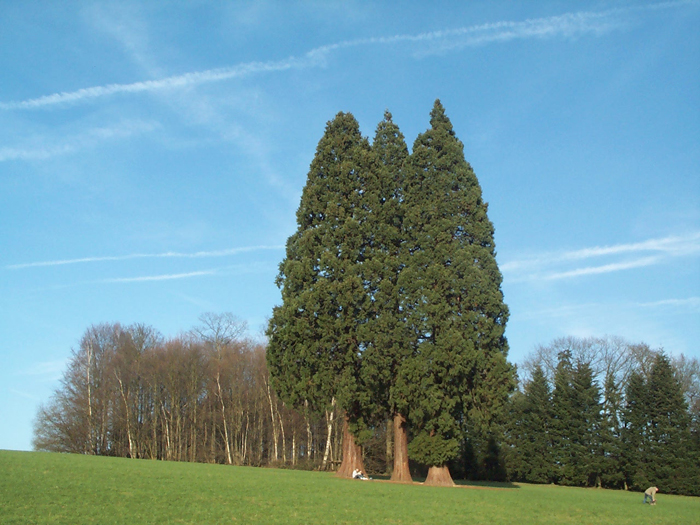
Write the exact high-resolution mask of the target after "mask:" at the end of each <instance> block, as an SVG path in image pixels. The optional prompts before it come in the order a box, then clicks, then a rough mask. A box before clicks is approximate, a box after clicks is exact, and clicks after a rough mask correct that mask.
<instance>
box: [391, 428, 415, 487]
mask: <svg viewBox="0 0 700 525" xmlns="http://www.w3.org/2000/svg"><path fill="white" fill-rule="evenodd" d="M391 481H399V482H402V483H411V482H412V481H413V480H412V479H411V471H410V470H409V468H408V429H407V428H406V418H405V417H404V416H403V415H402V414H394V470H393V471H392V473H391Z"/></svg>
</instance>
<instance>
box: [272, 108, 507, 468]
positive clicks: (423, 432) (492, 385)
mask: <svg viewBox="0 0 700 525" xmlns="http://www.w3.org/2000/svg"><path fill="white" fill-rule="evenodd" d="M430 124H431V128H430V129H429V130H428V131H426V132H425V133H423V134H421V135H420V136H419V137H418V138H417V139H416V141H415V144H414V148H413V153H412V154H410V155H409V154H408V150H407V148H406V145H405V141H404V138H403V136H402V134H401V132H400V131H399V129H398V127H397V126H396V125H395V124H394V123H393V122H392V120H391V115H390V114H389V113H388V112H387V113H386V114H385V118H384V121H383V122H381V123H380V124H379V126H378V127H377V132H376V136H375V140H374V143H373V145H372V146H371V147H370V146H369V145H368V142H367V141H366V140H365V139H363V138H362V136H361V135H360V132H359V129H358V125H357V122H356V121H355V119H354V118H353V117H352V115H349V114H345V113H340V114H338V115H337V116H336V117H335V119H334V120H332V121H331V122H329V123H328V125H327V127H326V131H325V134H324V136H323V137H322V139H321V141H320V142H319V145H318V148H317V151H316V155H315V157H314V159H313V161H312V163H311V168H310V170H309V175H308V179H307V182H306V186H305V187H304V191H303V194H302V199H301V204H300V207H299V211H298V212H297V226H298V228H297V231H296V232H295V233H294V234H293V235H292V236H291V237H290V238H289V240H288V242H287V253H286V257H285V259H284V260H283V262H282V263H281V265H280V273H279V277H278V279H277V284H278V286H279V287H280V288H281V291H282V304H281V305H280V306H278V307H276V308H275V309H274V311H273V315H272V319H271V320H270V324H269V328H268V335H269V338H270V343H269V348H268V364H269V368H270V374H271V376H272V378H273V381H274V385H275V387H276V388H277V389H278V392H279V394H280V396H281V397H282V398H283V399H284V400H286V401H288V402H290V403H291V404H294V405H295V406H298V407H300V406H302V404H306V403H310V404H311V406H312V408H313V409H315V410H322V409H324V408H325V407H328V406H329V404H330V403H332V401H333V400H336V401H337V402H338V405H339V406H340V407H341V408H342V409H344V410H345V411H346V413H347V414H348V417H349V419H350V421H351V423H353V425H354V426H353V433H354V434H355V436H356V437H359V438H360V441H363V439H362V437H363V436H362V434H361V431H362V430H363V429H368V428H369V427H370V426H371V425H373V424H375V425H376V424H377V423H379V422H380V421H381V420H382V419H384V418H386V417H391V416H393V415H395V414H399V413H400V414H402V415H403V416H407V417H408V419H409V422H410V426H411V432H412V436H413V439H412V443H411V445H410V447H411V448H410V450H411V453H412V454H413V455H414V456H415V458H416V459H417V460H418V461H419V462H422V463H424V464H426V465H445V464H446V463H447V462H448V461H449V460H451V459H453V458H454V457H456V456H457V455H458V452H459V448H460V444H461V442H462V441H463V437H464V434H465V431H467V429H470V430H471V431H472V432H474V433H475V434H478V435H481V436H482V437H484V438H485V439H484V440H482V441H483V442H486V441H487V440H488V437H489V436H488V434H489V433H490V432H491V431H493V428H494V424H495V422H496V421H497V420H498V419H499V417H500V416H502V414H503V410H504V406H505V403H506V401H507V398H508V395H509V393H510V392H511V391H512V389H513V388H514V374H513V369H512V367H511V365H510V364H509V363H508V362H507V360H506V355H507V350H508V346H507V342H506V339H505V335H504V331H505V323H506V321H507V318H508V309H507V307H506V305H505V303H504V302H503V294H502V292H501V282H502V276H501V273H500V271H499V270H498V265H497V264H496V258H495V245H494V241H493V225H492V223H491V222H490V221H489V219H488V217H487V205H486V203H485V202H484V201H483V199H482V195H481V188H480V186H479V183H478V181H477V179H476V176H475V175H474V172H473V170H472V169H471V166H470V165H469V164H468V163H467V162H466V160H465V158H464V148H463V145H462V143H461V142H460V141H459V140H458V139H457V138H456V136H455V133H454V131H453V129H452V124H451V123H450V121H449V119H448V118H447V116H446V115H445V111H444V108H443V107H442V105H441V104H440V102H439V101H436V102H435V106H434V108H433V110H432V112H431V120H430Z"/></svg>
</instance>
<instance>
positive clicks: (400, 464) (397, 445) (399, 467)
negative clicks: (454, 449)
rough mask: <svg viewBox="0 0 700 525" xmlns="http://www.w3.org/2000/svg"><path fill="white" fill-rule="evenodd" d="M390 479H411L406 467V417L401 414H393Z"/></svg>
mask: <svg viewBox="0 0 700 525" xmlns="http://www.w3.org/2000/svg"><path fill="white" fill-rule="evenodd" d="M448 475H449V471H448ZM391 481H399V482H402V483H411V482H412V481H413V480H412V479H411V471H410V470H409V468H408V429H407V428H406V418H405V417H404V416H403V415H402V414H394V470H393V471H392V473H391ZM450 481H452V478H450Z"/></svg>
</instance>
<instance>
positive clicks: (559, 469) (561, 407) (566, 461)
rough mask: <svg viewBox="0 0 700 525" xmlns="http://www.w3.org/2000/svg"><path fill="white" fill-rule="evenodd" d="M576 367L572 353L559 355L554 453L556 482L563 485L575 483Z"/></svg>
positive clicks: (555, 391) (555, 374)
mask: <svg viewBox="0 0 700 525" xmlns="http://www.w3.org/2000/svg"><path fill="white" fill-rule="evenodd" d="M573 375H574V367H573V364H572V363H571V352H570V351H568V350H564V351H562V352H560V353H559V362H558V363H557V368H556V371H555V372H554V391H553V392H552V411H553V416H554V417H553V421H552V444H553V452H554V464H555V469H554V482H555V483H560V484H562V485H570V484H572V483H573V479H574V473H573V463H572V461H571V458H572V455H573V451H572V439H571V438H572V434H571V432H570V429H572V427H573V419H574V406H573V397H574V396H573V388H572V381H573Z"/></svg>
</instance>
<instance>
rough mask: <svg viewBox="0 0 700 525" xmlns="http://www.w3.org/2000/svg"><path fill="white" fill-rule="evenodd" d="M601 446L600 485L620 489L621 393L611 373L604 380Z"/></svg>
mask: <svg viewBox="0 0 700 525" xmlns="http://www.w3.org/2000/svg"><path fill="white" fill-rule="evenodd" d="M603 397H604V399H603V409H602V422H601V430H600V444H601V451H600V452H601V485H602V486H603V487H606V488H616V489H617V488H622V487H623V484H624V472H623V469H622V422H621V420H620V417H621V411H622V392H621V391H620V388H619V386H618V384H617V383H616V381H615V376H614V375H613V374H611V373H609V374H608V375H607V377H606V378H605V386H604V396H603Z"/></svg>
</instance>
